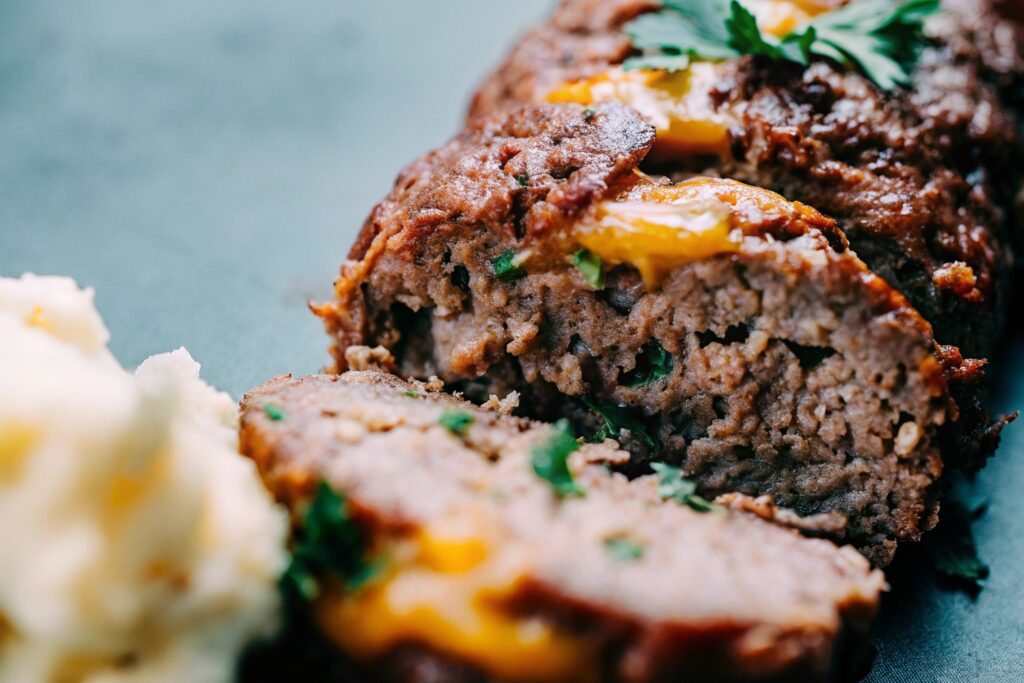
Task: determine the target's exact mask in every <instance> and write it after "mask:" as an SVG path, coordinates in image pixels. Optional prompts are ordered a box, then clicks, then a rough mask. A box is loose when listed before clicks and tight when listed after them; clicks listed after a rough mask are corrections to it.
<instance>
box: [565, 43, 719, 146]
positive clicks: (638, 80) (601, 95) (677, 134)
mask: <svg viewBox="0 0 1024 683" xmlns="http://www.w3.org/2000/svg"><path fill="white" fill-rule="evenodd" d="M715 73H716V67H715V65H714V64H712V63H709V62H698V63H694V64H693V65H692V66H691V67H690V68H689V69H687V70H685V71H677V72H673V73H668V72H665V71H654V70H648V69H637V70H632V71H626V70H624V69H622V68H621V67H615V68H612V69H610V70H608V71H606V72H605V73H603V74H599V75H597V76H594V77H592V78H587V79H583V80H579V81H574V82H571V83H566V84H564V85H562V86H560V87H558V88H556V89H554V90H552V91H551V92H550V93H548V96H547V99H548V101H549V102H578V103H580V104H593V103H595V102H622V103H625V104H628V105H629V106H631V107H633V108H634V109H636V110H637V112H639V113H640V115H641V116H643V117H644V119H646V120H647V121H648V122H650V123H651V125H653V126H654V128H655V131H656V132H657V136H658V137H657V140H658V142H657V144H658V153H659V154H660V153H664V152H668V153H676V154H716V155H719V156H726V155H728V153H729V129H728V127H727V126H726V124H725V121H724V119H723V117H722V116H721V115H719V114H718V113H716V112H715V110H714V108H713V106H712V103H711V99H710V96H709V92H710V90H711V87H712V85H713V83H714V79H715Z"/></svg>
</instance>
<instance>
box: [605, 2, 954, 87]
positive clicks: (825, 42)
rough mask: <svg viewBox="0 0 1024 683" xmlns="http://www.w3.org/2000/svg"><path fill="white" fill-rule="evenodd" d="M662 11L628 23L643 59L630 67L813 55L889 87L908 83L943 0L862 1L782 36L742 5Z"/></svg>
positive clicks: (675, 5)
mask: <svg viewBox="0 0 1024 683" xmlns="http://www.w3.org/2000/svg"><path fill="white" fill-rule="evenodd" d="M662 4H663V9H662V10H661V11H659V12H655V13H651V14H644V15H641V16H640V17H638V18H636V19H634V20H633V21H631V22H629V23H628V24H627V25H626V28H625V30H626V33H627V35H629V37H630V40H631V41H632V43H633V46H634V47H635V48H636V49H638V50H640V51H641V52H642V53H643V54H642V55H641V56H639V57H633V58H630V59H628V60H626V63H625V64H624V67H625V68H626V69H664V70H667V71H678V70H681V69H685V68H687V67H688V66H689V64H690V61H691V60H693V59H705V60H724V59H734V58H736V57H740V56H742V55H761V56H764V57H767V58H769V59H772V60H788V61H793V62H797V63H800V64H805V65H806V64H808V63H809V62H810V60H811V57H812V56H819V57H826V58H828V59H831V60H833V61H835V62H837V63H839V64H840V65H842V66H846V67H858V68H860V69H861V71H863V72H864V75H865V76H867V77H868V78H869V79H871V80H872V81H873V82H874V83H875V84H876V85H878V87H880V88H882V89H883V90H891V89H893V88H895V87H897V86H899V85H906V84H907V82H908V81H909V80H910V75H909V72H910V69H911V68H912V66H913V64H914V62H916V61H917V59H918V57H919V56H920V53H921V50H922V49H923V48H924V46H925V45H926V44H927V38H926V37H925V35H924V31H923V23H924V20H925V19H926V18H927V17H928V16H929V15H931V14H934V13H935V12H936V11H938V9H939V0H858V1H857V2H851V3H850V4H848V5H844V6H842V7H839V8H837V9H834V10H832V11H829V12H825V13H823V14H819V15H817V16H815V17H813V18H811V19H810V20H809V21H807V22H805V23H803V24H802V25H800V26H797V27H796V28H794V29H793V30H792V31H790V32H789V33H788V34H786V35H785V36H783V37H782V38H776V37H775V36H772V35H766V34H764V33H762V32H761V30H760V28H759V27H758V25H757V20H756V17H755V16H754V15H753V14H752V13H751V12H750V10H748V9H747V8H746V7H744V6H743V4H742V3H740V2H739V1H738V0H663V3H662Z"/></svg>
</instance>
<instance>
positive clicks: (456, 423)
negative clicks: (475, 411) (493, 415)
mask: <svg viewBox="0 0 1024 683" xmlns="http://www.w3.org/2000/svg"><path fill="white" fill-rule="evenodd" d="M437 423H438V424H439V425H441V426H442V427H444V428H445V429H447V430H448V431H449V432H451V433H452V434H454V435H455V436H465V435H466V432H468V431H469V426H470V425H471V424H473V416H472V415H470V414H469V413H467V412H466V411H465V410H452V409H451V408H448V409H446V410H445V411H444V412H443V413H441V417H440V419H438V421H437Z"/></svg>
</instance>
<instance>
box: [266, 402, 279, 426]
mask: <svg viewBox="0 0 1024 683" xmlns="http://www.w3.org/2000/svg"><path fill="white" fill-rule="evenodd" d="M263 412H264V413H265V414H266V416H267V417H269V418H270V419H271V420H273V421H274V422H280V421H281V420H283V419H284V410H282V409H281V407H280V406H276V405H274V404H273V403H268V404H267V405H265V406H263Z"/></svg>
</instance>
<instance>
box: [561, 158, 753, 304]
mask: <svg viewBox="0 0 1024 683" xmlns="http://www.w3.org/2000/svg"><path fill="white" fill-rule="evenodd" d="M726 182H728V181H718V180H714V179H710V178H701V179H697V180H693V181H687V182H684V183H680V184H678V185H640V186H638V187H637V188H635V189H634V190H633V191H631V192H630V193H629V194H628V195H626V197H625V198H623V199H618V200H613V201H605V202H602V203H601V204H599V205H598V206H597V210H596V213H595V214H594V219H593V220H592V221H586V220H584V221H582V222H581V223H580V224H579V225H578V226H577V228H576V235H575V237H576V239H577V241H578V242H579V244H580V245H581V246H583V247H586V248H587V249H589V250H590V251H592V252H594V253H595V254H597V255H598V256H600V257H601V259H602V260H603V261H604V262H606V263H610V264H619V263H628V264H629V265H631V266H633V267H634V268H636V269H637V270H638V271H639V272H640V275H641V276H642V277H643V280H644V284H645V285H646V286H647V288H648V289H654V288H656V287H657V286H658V285H659V284H660V283H661V279H662V278H663V277H664V275H665V274H666V273H667V272H668V271H670V270H672V269H673V268H676V267H678V266H681V265H683V264H685V263H689V262H691V261H697V260H700V259H705V258H709V257H711V256H715V255H717V254H724V253H732V252H736V251H739V248H740V240H741V238H742V233H741V232H740V231H739V230H737V229H736V228H735V225H734V223H735V221H734V216H733V211H732V207H731V206H730V203H729V202H727V201H723V199H722V198H720V197H719V196H718V194H719V193H716V192H714V191H712V190H714V189H720V188H719V185H718V184H719V183H722V184H724V183H726ZM732 185H737V186H739V187H747V186H745V185H741V184H740V183H730V185H729V186H727V187H730V188H731V186H732ZM752 189H754V188H752Z"/></svg>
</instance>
